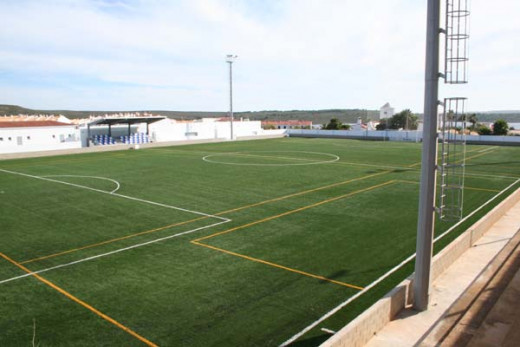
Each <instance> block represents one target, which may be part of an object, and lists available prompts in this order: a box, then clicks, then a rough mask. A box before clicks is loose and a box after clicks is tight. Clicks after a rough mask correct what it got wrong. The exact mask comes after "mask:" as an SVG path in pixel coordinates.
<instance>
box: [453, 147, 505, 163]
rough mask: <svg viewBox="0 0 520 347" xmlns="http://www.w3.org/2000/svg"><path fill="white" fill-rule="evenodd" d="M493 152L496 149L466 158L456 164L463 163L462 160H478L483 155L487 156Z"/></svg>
mask: <svg viewBox="0 0 520 347" xmlns="http://www.w3.org/2000/svg"><path fill="white" fill-rule="evenodd" d="M495 150H496V149H492V150H489V151H487V152H484V153H480V154H475V155H474V156H471V157H466V158H465V159H460V160H458V161H457V162H461V161H464V160H471V159H475V158H478V157H482V156H483V155H486V154H489V153H493V152H494V151H495Z"/></svg>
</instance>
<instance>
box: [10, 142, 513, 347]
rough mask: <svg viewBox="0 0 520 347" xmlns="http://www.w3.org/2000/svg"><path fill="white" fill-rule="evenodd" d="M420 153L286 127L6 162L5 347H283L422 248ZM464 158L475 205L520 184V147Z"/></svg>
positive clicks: (477, 150)
mask: <svg viewBox="0 0 520 347" xmlns="http://www.w3.org/2000/svg"><path fill="white" fill-rule="evenodd" d="M420 154H421V147H420V144H415V143H402V142H363V141H354V140H342V139H301V138H281V139H272V140H257V141H240V142H224V143H213V144H198V145H189V146H178V147H167V148H166V147H164V148H151V149H142V150H137V151H128V150H127V151H116V152H105V153H88V154H81V155H68V156H56V157H45V158H33V159H17V160H4V161H1V162H0V209H1V211H2V212H1V217H0V230H1V232H0V255H1V256H2V257H1V258H0V345H1V346H22V345H29V344H31V343H32V341H33V339H34V341H35V343H37V344H40V345H41V346H51V345H52V346H68V345H74V346H82V345H99V346H103V345H106V346H114V345H120V346H123V345H124V346H133V345H135V346H139V345H145V344H146V343H148V344H156V345H160V346H210V345H220V346H224V345H225V346H266V345H272V346H275V345H279V344H281V343H283V342H284V341H286V340H288V339H289V338H291V337H292V336H293V335H295V334H297V333H298V332H300V331H301V330H302V329H304V328H305V327H307V326H308V325H309V324H311V323H312V322H314V321H316V320H317V319H319V318H320V317H322V316H323V315H324V314H326V313H327V312H328V311H330V310H331V309H333V308H334V307H336V306H337V305H339V304H340V303H342V302H344V301H345V300H347V299H348V298H349V297H351V296H353V295H355V294H356V293H358V292H359V291H360V290H361V289H362V288H364V287H366V286H368V285H369V284H371V283H372V282H373V281H375V280H376V279H378V278H379V277H380V276H382V275H383V274H385V273H386V272H387V271H389V270H390V269H391V268H393V267H395V266H396V265H397V264H399V263H400V262H401V261H402V260H404V259H405V258H407V257H408V256H410V255H411V254H413V253H414V251H415V234H416V223H417V205H418V191H419V175H420V173H419V168H420ZM466 157H467V165H466V174H467V175H466V179H465V185H466V188H465V191H464V196H465V202H464V214H465V215H468V214H469V213H471V212H472V211H474V210H475V209H477V208H478V207H479V206H481V205H482V204H484V203H485V202H486V201H488V200H489V199H491V198H492V197H494V196H495V195H497V194H498V193H499V192H501V191H502V190H504V189H505V188H506V187H508V186H510V185H511V184H513V183H514V182H515V181H516V180H517V179H518V178H520V148H517V147H516V148H515V147H492V146H468V147H467V155H466ZM518 187H519V184H518V183H517V184H516V185H513V186H512V187H510V189H508V190H507V191H505V193H504V194H502V195H501V196H500V197H499V198H498V199H496V200H495V201H493V203H491V204H489V205H488V206H486V208H483V209H482V210H481V211H479V212H478V213H476V214H475V215H474V216H473V217H472V218H470V219H468V220H467V221H466V222H465V223H463V224H462V225H460V227H458V228H456V229H455V230H454V231H453V232H452V233H451V234H449V235H448V236H447V237H446V238H444V239H442V242H439V244H437V245H436V251H438V250H439V249H441V248H442V247H443V246H444V245H446V244H447V243H448V242H450V241H451V240H453V239H454V238H455V237H456V236H457V235H458V234H459V233H460V232H462V231H463V230H464V228H466V227H468V226H469V225H470V224H471V223H473V222H474V221H475V220H477V219H478V218H479V217H481V216H482V215H483V214H484V213H486V212H487V211H489V210H490V209H491V208H492V207H493V206H495V205H496V204H497V203H498V202H499V201H501V200H502V199H503V198H504V197H506V196H507V195H508V194H509V193H510V192H512V191H513V189H516V188H518ZM452 224H453V223H447V222H443V221H436V231H435V232H436V235H439V234H441V233H442V232H443V231H445V230H447V229H449V228H450V227H451V225H452ZM31 271H32V272H36V273H37V274H36V275H27V273H28V272H31ZM39 271H41V272H39ZM411 271H413V262H411V263H410V264H408V265H407V266H405V267H404V268H403V269H402V270H400V271H398V272H397V273H395V274H394V275H393V276H390V277H389V278H388V279H387V280H385V281H384V282H382V283H381V284H380V285H378V286H376V287H375V288H374V289H372V290H370V291H368V292H366V293H365V294H364V295H362V296H361V297H359V299H358V300H355V301H354V302H352V303H351V304H349V305H347V306H346V307H344V308H343V309H342V310H340V311H339V312H338V313H337V314H335V315H333V316H332V317H331V318H329V319H327V320H325V321H323V322H322V323H321V324H319V325H318V326H317V327H316V328H314V329H311V330H310V331H309V332H308V333H306V334H304V335H303V336H302V337H301V338H300V339H298V340H297V341H296V342H295V344H294V345H300V346H302V345H317V344H319V343H320V342H322V341H324V340H325V339H326V338H327V337H328V336H329V335H327V334H326V333H324V332H323V331H321V328H327V329H331V330H338V329H340V328H341V327H342V326H343V325H344V324H346V323H347V322H348V321H349V320H350V319H352V318H353V317H355V316H356V315H357V314H359V313H360V312H361V311H362V310H363V309H365V308H367V307H368V306H369V305H370V304H371V303H373V302H374V301H375V300H377V299H378V298H379V297H380V296H381V295H383V294H384V293H385V292H386V291H388V290H389V289H390V288H391V287H393V286H395V285H396V284H397V283H398V282H400V281H401V280H402V279H403V278H404V277H406V276H408V275H409V274H410V273H411ZM38 272H39V273H38Z"/></svg>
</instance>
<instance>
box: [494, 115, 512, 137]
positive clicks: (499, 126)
mask: <svg viewBox="0 0 520 347" xmlns="http://www.w3.org/2000/svg"><path fill="white" fill-rule="evenodd" d="M508 129H509V125H508V124H507V122H506V121H505V120H503V119H498V120H497V121H495V123H493V135H507V131H508Z"/></svg>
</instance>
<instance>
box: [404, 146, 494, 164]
mask: <svg viewBox="0 0 520 347" xmlns="http://www.w3.org/2000/svg"><path fill="white" fill-rule="evenodd" d="M489 148H493V147H489ZM481 149H482V148H475V149H472V150H469V151H466V154H467V153H472V152H476V151H479V150H481ZM466 159H467V158H466ZM461 160H462V159H461ZM421 163H422V161H420V162H418V163H415V164H412V165H409V166H408V167H415V166H417V165H421Z"/></svg>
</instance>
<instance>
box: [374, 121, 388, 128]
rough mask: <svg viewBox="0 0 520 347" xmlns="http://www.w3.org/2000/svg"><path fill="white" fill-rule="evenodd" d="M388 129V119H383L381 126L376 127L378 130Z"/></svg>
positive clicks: (380, 122)
mask: <svg viewBox="0 0 520 347" xmlns="http://www.w3.org/2000/svg"><path fill="white" fill-rule="evenodd" d="M387 127H388V125H387V119H381V120H380V121H379V124H378V125H376V130H386V128H387Z"/></svg>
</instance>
